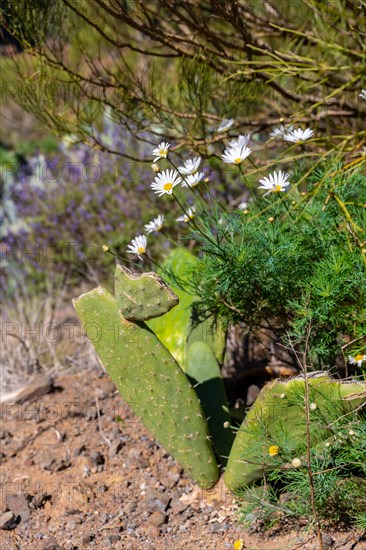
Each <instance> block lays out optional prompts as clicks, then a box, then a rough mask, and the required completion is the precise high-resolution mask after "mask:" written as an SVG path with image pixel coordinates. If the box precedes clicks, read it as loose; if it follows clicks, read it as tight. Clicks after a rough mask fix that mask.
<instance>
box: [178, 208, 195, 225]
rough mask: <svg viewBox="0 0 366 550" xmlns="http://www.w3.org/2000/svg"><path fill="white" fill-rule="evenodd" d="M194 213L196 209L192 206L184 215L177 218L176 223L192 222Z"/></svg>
mask: <svg viewBox="0 0 366 550" xmlns="http://www.w3.org/2000/svg"><path fill="white" fill-rule="evenodd" d="M195 213H196V207H195V206H192V208H188V210H187V213H186V214H184V215H183V216H179V218H177V219H176V221H177V222H184V223H188V222H189V220H193V218H194V216H195Z"/></svg>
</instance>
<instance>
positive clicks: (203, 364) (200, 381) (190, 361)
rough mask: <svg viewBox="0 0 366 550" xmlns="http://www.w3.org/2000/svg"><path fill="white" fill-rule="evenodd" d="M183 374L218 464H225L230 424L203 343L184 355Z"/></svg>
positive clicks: (209, 354)
mask: <svg viewBox="0 0 366 550" xmlns="http://www.w3.org/2000/svg"><path fill="white" fill-rule="evenodd" d="M185 372H186V374H187V376H188V377H189V379H190V381H191V383H192V385H193V387H194V389H195V390H196V393H197V395H198V398H199V400H200V402H201V404H202V407H203V410H204V413H205V415H206V418H207V423H208V429H209V431H210V434H211V437H212V444H213V447H214V449H215V451H216V454H217V455H218V456H219V458H220V462H221V463H222V464H223V465H226V462H227V458H228V456H229V453H230V449H231V446H232V444H233V441H234V436H233V433H232V432H231V430H230V428H226V427H225V424H226V423H227V424H229V425H230V416H229V412H228V406H227V400H226V394H225V388H224V382H223V380H222V376H221V372H220V366H219V364H218V362H217V360H216V357H215V354H214V352H213V351H212V349H211V348H210V347H209V346H208V344H206V343H205V342H194V343H193V344H191V346H190V347H189V349H188V352H187V367H186V371H185Z"/></svg>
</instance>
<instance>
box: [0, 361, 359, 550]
mask: <svg viewBox="0 0 366 550" xmlns="http://www.w3.org/2000/svg"><path fill="white" fill-rule="evenodd" d="M41 393H42V392H41ZM41 393H38V396H37V395H36V394H33V395H31V396H30V398H29V399H28V400H26V399H27V397H24V396H23V398H22V399H20V402H19V400H18V402H15V401H14V400H12V401H8V402H6V403H2V405H1V414H2V428H1V431H0V443H1V452H0V460H1V494H0V529H1V531H0V540H1V548H6V549H7V550H13V549H14V550H15V549H21V550H26V549H32V550H38V549H39V550H57V549H65V550H73V549H74V550H76V549H81V548H98V549H101V550H102V549H104V548H105V549H109V548H116V549H126V550H128V549H131V550H136V549H149V550H162V549H164V550H165V549H166V550H171V549H196V548H197V549H201V548H202V549H207V550H211V549H212V550H224V549H229V548H233V544H234V542H235V541H237V540H238V539H242V541H243V548H246V549H249V548H251V549H263V550H264V549H284V548H288V549H295V548H302V549H303V550H305V549H306V550H310V549H315V548H318V544H317V541H316V538H315V536H314V535H313V534H306V533H305V532H304V531H301V529H304V528H303V527H301V526H298V529H297V530H296V529H294V528H293V527H292V529H290V528H289V529H288V532H284V531H283V529H281V530H280V531H279V530H277V531H276V529H275V528H273V529H272V531H269V532H266V534H263V533H262V532H260V530H259V527H258V525H256V523H255V522H254V524H253V526H252V528H251V529H249V530H244V529H243V527H242V526H241V525H240V523H239V522H238V521H237V509H238V506H237V504H236V503H234V501H233V497H232V495H230V494H229V493H228V492H227V491H226V490H225V488H224V487H223V486H222V485H221V484H219V486H218V487H217V488H216V489H215V490H212V491H209V492H207V491H202V490H201V489H199V488H198V487H197V486H196V485H195V484H194V483H193V482H192V481H191V480H190V479H189V478H187V477H186V476H185V475H184V472H183V471H182V469H181V468H180V467H179V465H178V464H177V463H176V462H175V461H174V460H173V459H172V458H171V457H170V456H169V455H168V454H167V453H166V452H165V451H164V449H162V448H161V447H160V446H159V445H157V444H156V443H155V442H154V441H153V440H152V438H151V437H150V436H149V434H148V433H147V432H146V430H145V429H144V427H143V426H142V425H141V423H140V422H139V421H138V419H137V418H136V417H135V416H134V415H133V414H132V412H131V411H130V410H129V409H128V407H127V406H126V405H125V404H124V403H123V401H122V400H121V398H120V397H119V395H118V394H116V392H115V387H114V385H113V383H112V382H111V381H110V380H109V378H108V377H107V376H106V375H105V373H104V372H103V371H102V369H101V368H88V369H70V370H68V371H66V372H64V373H63V374H62V373H61V374H60V375H59V376H57V377H56V378H55V380H54V381H53V385H51V386H50V385H48V386H47V385H46V391H45V393H46V394H45V395H43V396H42V395H41ZM32 399H33V401H32ZM22 401H23V402H22ZM323 547H324V549H328V548H334V549H344V550H362V549H366V538H364V537H363V534H362V533H359V532H356V531H345V532H336V533H335V532H329V533H326V534H324V545H323Z"/></svg>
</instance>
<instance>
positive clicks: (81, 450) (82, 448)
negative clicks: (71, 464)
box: [74, 445, 86, 456]
mask: <svg viewBox="0 0 366 550" xmlns="http://www.w3.org/2000/svg"><path fill="white" fill-rule="evenodd" d="M85 451H86V447H85V445H81V446H80V447H76V449H75V451H74V456H80V455H81V454H83V453H84V452H85Z"/></svg>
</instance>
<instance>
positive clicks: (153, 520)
mask: <svg viewBox="0 0 366 550" xmlns="http://www.w3.org/2000/svg"><path fill="white" fill-rule="evenodd" d="M166 517H167V516H166V514H164V513H163V512H159V511H157V512H154V513H153V514H152V515H151V516H150V517H149V519H148V523H150V525H154V526H155V527H161V526H162V525H163V524H164V523H165V521H166Z"/></svg>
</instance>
